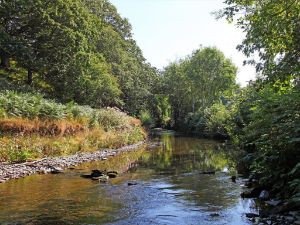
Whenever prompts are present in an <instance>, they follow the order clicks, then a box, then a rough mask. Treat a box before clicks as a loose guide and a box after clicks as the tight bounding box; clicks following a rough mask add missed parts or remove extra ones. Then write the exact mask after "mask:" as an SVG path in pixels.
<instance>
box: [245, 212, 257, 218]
mask: <svg viewBox="0 0 300 225" xmlns="http://www.w3.org/2000/svg"><path fill="white" fill-rule="evenodd" d="M246 217H247V218H255V217H259V215H258V214H256V213H246Z"/></svg>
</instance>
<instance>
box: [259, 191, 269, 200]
mask: <svg viewBox="0 0 300 225" xmlns="http://www.w3.org/2000/svg"><path fill="white" fill-rule="evenodd" d="M258 198H259V199H260V200H263V201H266V200H269V199H270V193H269V192H268V191H266V190H263V191H262V192H260V194H259V196H258Z"/></svg>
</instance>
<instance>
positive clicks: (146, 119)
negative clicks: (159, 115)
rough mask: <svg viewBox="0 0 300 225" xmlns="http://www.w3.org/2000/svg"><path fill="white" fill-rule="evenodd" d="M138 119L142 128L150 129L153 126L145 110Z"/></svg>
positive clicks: (148, 113) (150, 117) (151, 119)
mask: <svg viewBox="0 0 300 225" xmlns="http://www.w3.org/2000/svg"><path fill="white" fill-rule="evenodd" d="M139 119H140V120H141V122H142V124H143V126H145V127H149V128H152V127H153V126H154V120H153V118H152V116H151V114H150V112H149V111H147V110H142V111H141V112H140V115H139Z"/></svg>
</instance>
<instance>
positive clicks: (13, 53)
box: [0, 0, 157, 115]
mask: <svg viewBox="0 0 300 225" xmlns="http://www.w3.org/2000/svg"><path fill="white" fill-rule="evenodd" d="M0 58H1V67H2V68H4V69H6V70H7V73H13V72H15V71H17V72H18V73H17V75H16V76H14V79H15V80H18V81H20V80H22V79H23V83H22V82H19V85H22V86H25V85H26V83H27V84H28V85H29V86H31V87H33V88H34V89H38V90H39V91H42V92H43V93H45V94H47V95H48V96H49V97H52V98H53V97H54V98H56V99H57V100H59V101H61V102H64V103H65V102H69V101H75V102H77V103H79V104H87V105H90V106H93V107H103V106H118V107H123V108H124V109H125V110H127V111H129V112H130V113H131V114H135V115H137V114H138V113H139V112H140V111H141V110H143V109H145V108H146V107H147V105H149V104H147V103H148V102H150V101H151V98H152V88H153V86H154V83H155V82H156V79H157V73H156V70H155V69H154V68H152V67H151V66H150V65H149V64H148V63H146V61H145V59H144V57H143V55H142V52H141V50H140V49H139V47H138V46H137V45H136V43H135V41H134V40H133V39H132V35H131V26H130V24H129V23H128V21H127V20H126V19H123V18H122V17H121V16H120V15H119V14H118V12H117V10H116V8H115V7H114V6H113V5H112V4H111V3H110V2H109V1H107V0H84V1H81V0H67V1H59V0H55V1H41V0H31V1H22V0H4V1H1V2H0ZM12 64H13V65H12ZM24 70H26V71H27V74H26V73H24ZM19 71H22V72H20V73H19ZM41 87H42V88H41Z"/></svg>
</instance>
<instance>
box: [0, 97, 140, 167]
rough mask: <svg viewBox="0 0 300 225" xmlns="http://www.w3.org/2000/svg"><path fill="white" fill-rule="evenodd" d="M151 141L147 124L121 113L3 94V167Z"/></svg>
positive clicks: (0, 147)
mask: <svg viewBox="0 0 300 225" xmlns="http://www.w3.org/2000/svg"><path fill="white" fill-rule="evenodd" d="M145 137H146V134H145V132H144V130H143V128H142V126H141V122H140V121H139V120H138V119H135V118H133V117H130V116H128V115H127V114H125V113H124V112H121V111H120V110H118V109H116V108H105V109H93V108H91V107H89V106H80V105H77V104H74V103H69V104H67V105H63V104H60V103H56V102H55V101H53V100H47V99H45V98H43V96H41V95H39V94H32V93H16V92H13V91H5V92H2V93H0V161H2V162H3V161H8V162H22V161H26V160H35V159H39V158H43V157H48V156H61V155H69V154H74V153H77V152H87V151H95V150H98V149H100V148H118V147H121V146H125V145H128V144H133V143H136V142H138V141H141V140H144V139H145Z"/></svg>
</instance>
